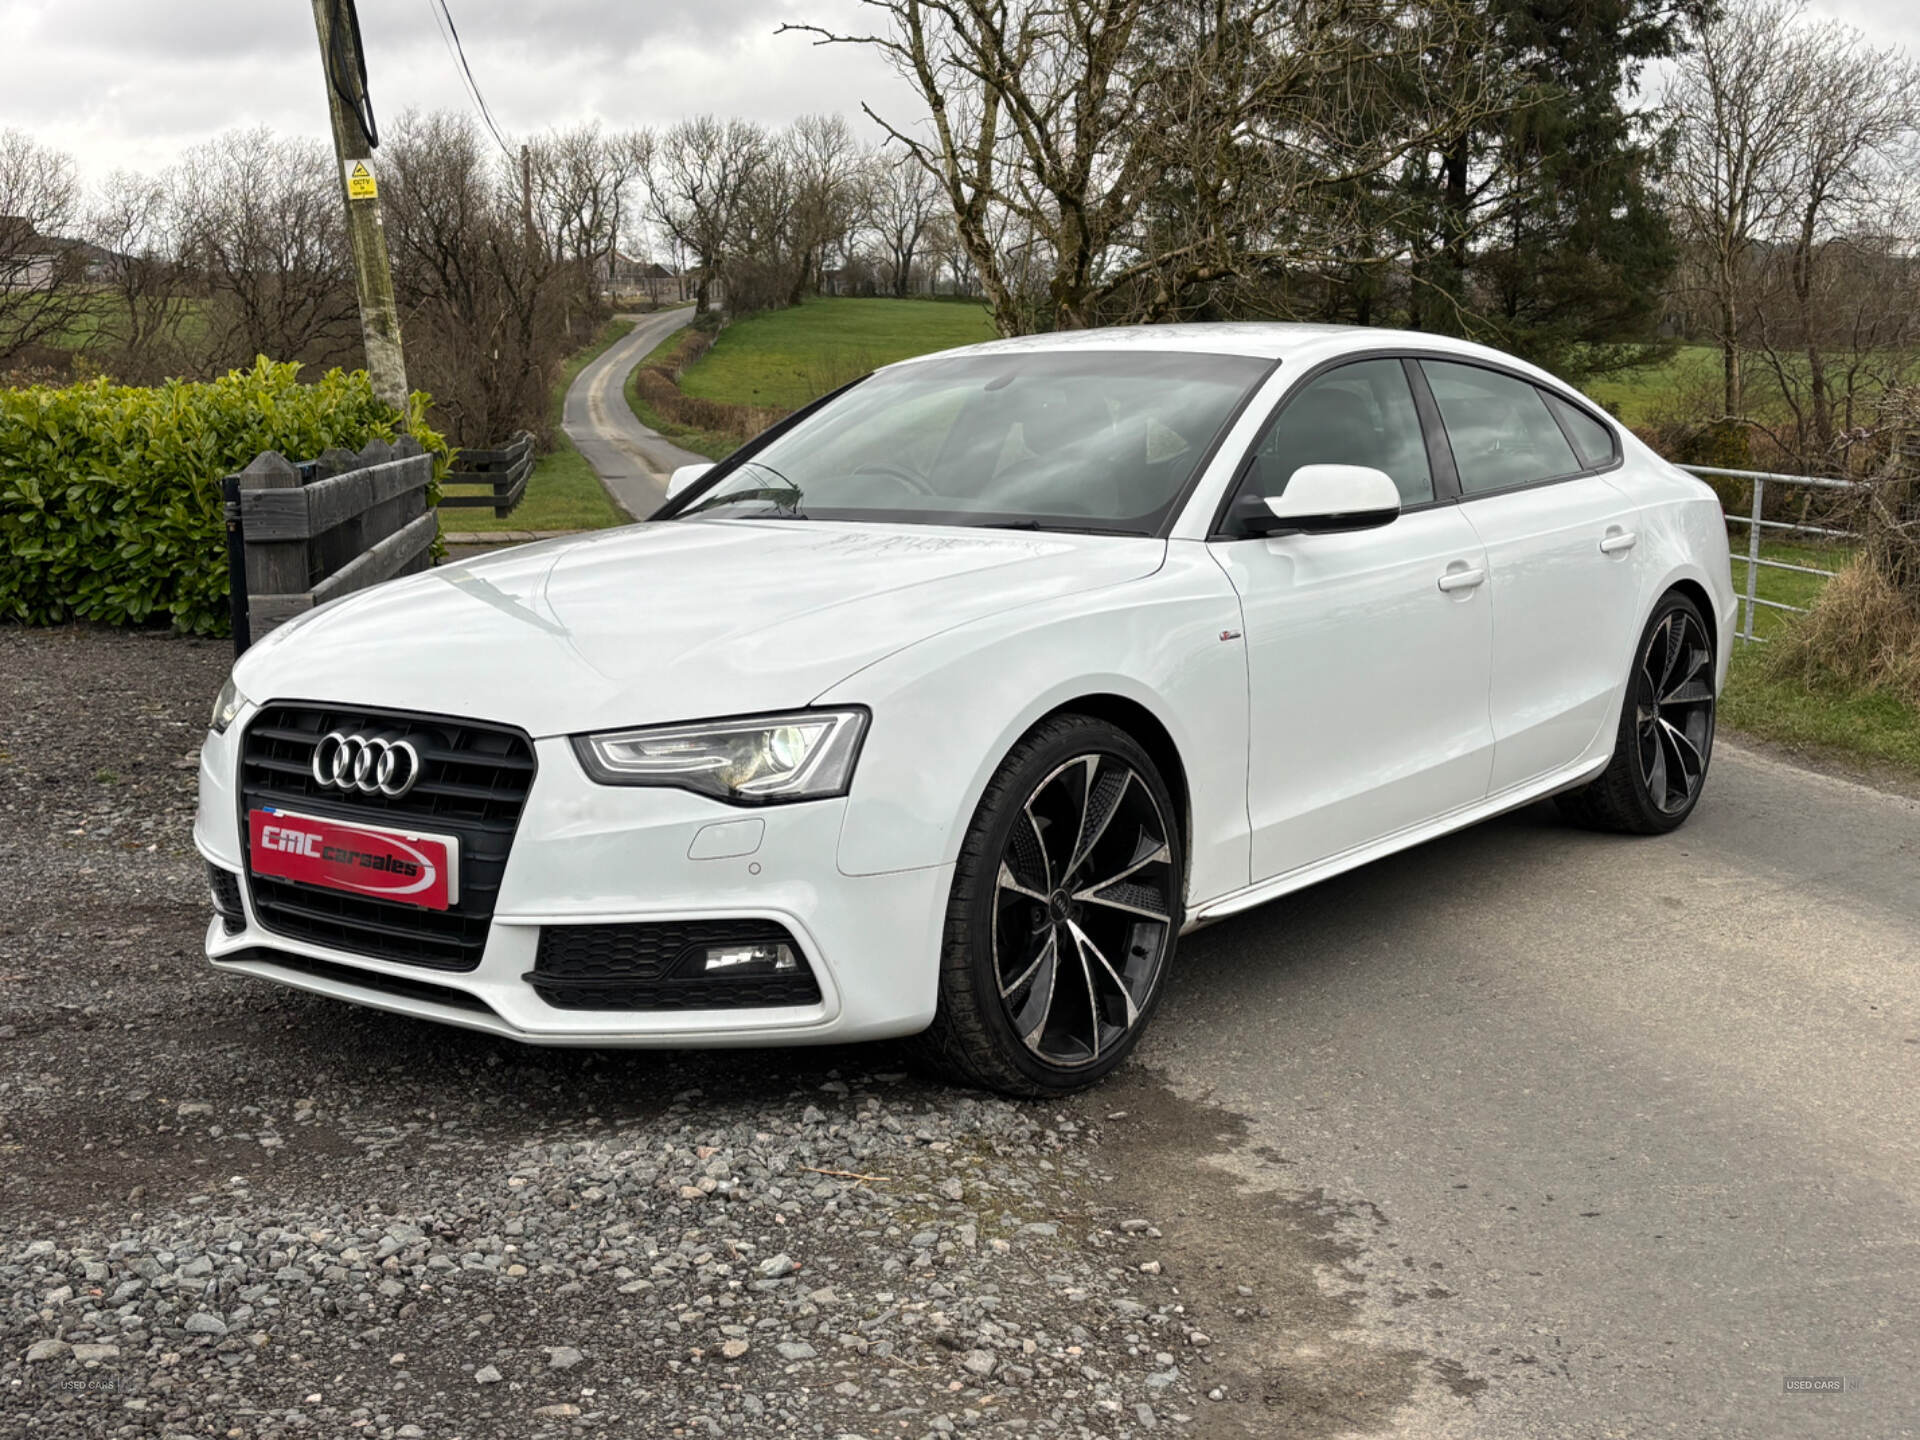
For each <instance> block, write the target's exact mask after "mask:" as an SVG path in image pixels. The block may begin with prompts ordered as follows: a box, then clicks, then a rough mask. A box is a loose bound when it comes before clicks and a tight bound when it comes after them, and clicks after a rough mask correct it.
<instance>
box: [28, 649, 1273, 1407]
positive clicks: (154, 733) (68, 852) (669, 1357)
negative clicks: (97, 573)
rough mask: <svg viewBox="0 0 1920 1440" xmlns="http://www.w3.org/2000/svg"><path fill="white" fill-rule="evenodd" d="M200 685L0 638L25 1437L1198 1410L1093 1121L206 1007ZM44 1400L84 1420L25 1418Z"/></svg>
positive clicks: (1202, 1370) (815, 1063)
mask: <svg viewBox="0 0 1920 1440" xmlns="http://www.w3.org/2000/svg"><path fill="white" fill-rule="evenodd" d="M231 658H232V657H231V652H230V650H229V648H228V647H227V646H226V645H225V644H224V643H223V642H217V641H195V640H187V639H180V638H176V637H171V636H166V635H162V634H158V633H135V632H125V633H114V632H107V631H102V630H95V629H89V628H85V627H72V628H69V629H62V630H45V631H31V630H24V629H20V628H17V627H16V628H7V627H0V694H4V695H6V696H7V697H8V703H7V705H5V706H0V977H4V980H5V983H0V1038H4V1039H5V1041H6V1043H5V1044H4V1045H0V1142H3V1143H0V1156H4V1163H3V1164H0V1395H4V1396H5V1397H6V1400H5V1402H4V1404H0V1412H4V1413H5V1414H6V1417H7V1419H8V1420H9V1421H13V1420H14V1419H15V1417H16V1415H18V1416H19V1417H20V1419H19V1420H18V1422H17V1423H18V1428H20V1429H21V1431H22V1433H32V1434H33V1435H35V1437H36V1440H40V1437H46V1440H185V1437H186V1436H188V1435H189V1434H191V1435H209V1436H220V1437H227V1436H233V1437H235V1440H322V1437H333V1436H343V1435H351V1436H358V1437H364V1440H425V1437H430V1436H432V1437H437V1436H451V1435H462V1436H466V1437H469V1440H504V1437H512V1440H549V1437H551V1440H557V1437H559V1436H562V1435H568V1434H572V1433H581V1434H593V1435H602V1434H604V1435H616V1434H621V1433H625V1432H627V1431H628V1430H631V1429H632V1428H633V1427H634V1426H635V1425H636V1424H638V1425H641V1426H642V1427H643V1428H645V1430H646V1431H647V1433H649V1434H654V1433H658V1434H661V1435H673V1434H682V1435H685V1436H689V1437H695V1440H705V1437H708V1436H714V1435H719V1436H725V1437H729V1440H730V1437H733V1436H736V1435H738V1436H746V1437H754V1440H757V1437H759V1436H762V1435H766V1436H769V1437H774V1436H778V1437H780V1440H834V1437H838V1436H858V1435H865V1436H872V1437H880V1436H900V1437H906V1440H919V1437H922V1436H926V1435H952V1434H966V1435H976V1434H977V1435H982V1436H986V1435H992V1436H994V1437H995V1440H1011V1437H1014V1436H1019V1437H1022V1440H1088V1437H1101V1440H1122V1437H1125V1436H1129V1435H1132V1436H1136V1437H1137V1436H1138V1435H1139V1434H1141V1433H1144V1430H1145V1428H1146V1427H1147V1426H1148V1422H1147V1420H1146V1419H1145V1413H1146V1412H1145V1411H1143V1410H1142V1409H1141V1408H1140V1407H1142V1406H1148V1407H1149V1408H1150V1409H1151V1410H1152V1411H1153V1412H1154V1413H1155V1414H1156V1416H1157V1417H1158V1421H1157V1423H1158V1424H1159V1426H1160V1428H1162V1429H1167V1428H1170V1427H1169V1421H1168V1419H1167V1417H1168V1416H1169V1415H1173V1414H1178V1413H1181V1411H1182V1408H1183V1407H1185V1408H1187V1409H1192V1408H1194V1407H1195V1404H1196V1402H1197V1401H1198V1399H1199V1398H1200V1396H1201V1395H1202V1394H1203V1393H1205V1389H1204V1387H1205V1386H1206V1385H1208V1384H1210V1383H1211V1380H1212V1376H1211V1374H1210V1373H1209V1371H1208V1369H1207V1366H1208V1364H1209V1361H1210V1359H1211V1355H1210V1352H1209V1351H1208V1350H1207V1349H1206V1348H1205V1347H1206V1345H1207V1342H1206V1341H1205V1340H1204V1338H1196V1335H1197V1332H1195V1330H1194V1326H1195V1324H1196V1323H1198V1322H1199V1321H1201V1320H1202V1319H1203V1318H1204V1319H1205V1320H1206V1323H1207V1325H1208V1326H1209V1327H1210V1328H1213V1329H1214V1330H1215V1333H1222V1332H1220V1330H1219V1328H1218V1327H1219V1325H1220V1324H1224V1323H1227V1321H1226V1319H1225V1318H1224V1317H1215V1316H1214V1315H1213V1314H1212V1313H1211V1312H1210V1311H1209V1312H1205V1313H1204V1314H1203V1313H1201V1312H1198V1311H1196V1310H1194V1309H1193V1308H1191V1307H1192V1306H1193V1304H1194V1301H1193V1297H1191V1296H1181V1295H1175V1294H1171V1293H1169V1292H1170V1290H1171V1287H1169V1286H1167V1285H1166V1284H1165V1282H1164V1280H1163V1279H1162V1278H1159V1277H1155V1276H1154V1275H1153V1274H1152V1272H1151V1271H1146V1272H1142V1271H1141V1270H1140V1268H1139V1267H1140V1265H1141V1264H1142V1263H1143V1262H1142V1259H1141V1255H1140V1254H1139V1253H1137V1252H1136V1251H1134V1250H1133V1249H1131V1248H1130V1247H1133V1246H1135V1245H1138V1244H1140V1243H1141V1241H1140V1238H1139V1237H1145V1238H1146V1239H1152V1238H1153V1237H1152V1236H1151V1235H1149V1234H1148V1230H1149V1229H1150V1228H1151V1227H1148V1226H1147V1225H1146V1222H1144V1221H1142V1222H1139V1226H1140V1227H1141V1228H1137V1229H1132V1230H1130V1229H1128V1228H1127V1225H1126V1224H1125V1223H1121V1222H1118V1221H1116V1219H1115V1217H1116V1215H1120V1214H1133V1213H1138V1212H1139V1211H1140V1210H1147V1211H1148V1213H1152V1212H1153V1210H1154V1209H1156V1208H1158V1207H1159V1206H1160V1205H1162V1204H1164V1203H1166V1202H1165V1200H1164V1198H1156V1197H1154V1196H1152V1195H1149V1194H1146V1193H1144V1192H1141V1191H1139V1190H1137V1189H1131V1188H1129V1186H1128V1182H1127V1178H1126V1177H1125V1176H1118V1177H1117V1176H1115V1175H1114V1174H1112V1173H1110V1172H1111V1171H1112V1170H1113V1169H1114V1168H1115V1167H1114V1166H1113V1164H1112V1159H1111V1156H1105V1155H1103V1154H1102V1152H1101V1148H1100V1145H1101V1140H1100V1137H1099V1135H1098V1134H1097V1133H1096V1131H1097V1128H1098V1126H1097V1122H1099V1121H1100V1120H1101V1118H1102V1117H1103V1115H1104V1114H1105V1111H1103V1110H1102V1109H1100V1108H1092V1109H1088V1108H1086V1105H1085V1104H1083V1103H1082V1102H1069V1101H1059V1102H1052V1103H1050V1104H1022V1103H1015V1102H1011V1101H1007V1100H1004V1099H1000V1098H996V1097H983V1096H980V1095H978V1094H970V1093H967V1092H963V1091H957V1090H952V1089H948V1088H946V1087H943V1086H940V1085H936V1084H930V1083H923V1082H922V1081H920V1080H918V1079H916V1078H914V1077H911V1076H909V1075H908V1074H906V1073H905V1072H903V1071H902V1070H900V1069H899V1068H898V1065H897V1061H896V1060H895V1059H894V1058H893V1054H892V1052H890V1051H887V1050H883V1049H881V1048H880V1047H859V1048H849V1049H835V1050H820V1051H791V1052H789V1051H768V1052H760V1053H756V1052H728V1051H712V1052H705V1051H690V1052H685V1053H670V1052H643V1051H632V1052H620V1051H594V1050H580V1051H574V1050H537V1049H526V1048H521V1047H518V1046H515V1045H513V1044H511V1043H509V1042H505V1041H502V1040H498V1039H496V1038H494V1037H490V1036H486V1035H481V1034H477V1033H473V1032H468V1031H463V1030H458V1029H453V1028H449V1027H442V1026H434V1025H428V1024H424V1023H421V1022H416V1021H412V1020H407V1019H404V1018H402V1017H397V1016H393V1015H389V1014H385V1013H383V1012H379V1011H373V1010H364V1009H356V1008H353V1007H350V1006H346V1005H342V1004H339V1003H337V1002H334V1001H330V1000H327V999H324V998H322V997H318V996H314V995H308V994H304V993H301V992H296V991H291V990H284V989H279V988H276V987H272V986H269V985H265V984H261V983H257V982H254V981H251V980H247V981H242V980H238V979H235V978H233V977H231V976H228V975H225V974H222V973H219V972H216V971H215V970H213V969H212V967H210V966H208V965H207V964H206V962H205V960H204V959H203V958H202V955H201V944H202V938H203V935H204V932H205V930H206V928H207V922H208V919H209V910H208V904H207V894H206V891H207V881H206V871H205V864H204V862H203V861H202V860H201V858H200V857H199V856H198V854H197V853H196V852H195V850H194V848H193V841H192V826H193V821H194V815H195V810H196V802H195V793H194V784H195V778H196V761H195V754H196V751H197V750H198V748H199V746H200V743H201V741H202V738H203V737H204V735H205V724H206V709H207V703H208V701H209V700H210V699H211V697H212V695H213V694H214V693H215V692H216V691H217V690H218V689H219V687H220V683H221V681H222V680H223V679H224V678H225V674H226V671H227V669H228V668H229V665H230V663H231ZM107 772H111V773H112V774H114V775H116V776H118V777H119V779H118V780H117V781H115V782H114V783H111V784H109V783H107V782H105V781H102V780H98V779H96V778H95V777H96V776H99V775H101V774H104V773H107ZM1118 1078H1119V1077H1116V1079H1118ZM1092 1103H1093V1104H1094V1105H1096V1106H1097V1101H1095V1102H1092ZM1112 1103H1113V1102H1112V1100H1111V1099H1109V1100H1108V1102H1107V1104H1108V1106H1111V1105H1112ZM1129 1103H1131V1102H1129ZM1076 1106H1079V1108H1075V1107H1076ZM1129 1128H1131V1127H1129ZM1123 1207H1124V1208H1123ZM1172 1246H1173V1242H1166V1244H1165V1245H1164V1246H1162V1245H1156V1248H1157V1249H1166V1250H1168V1252H1169V1253H1167V1254H1166V1255H1164V1256H1162V1257H1161V1258H1163V1259H1164V1260H1165V1261H1166V1262H1167V1264H1168V1267H1169V1268H1170V1269H1174V1273H1177V1274H1196V1275H1197V1274H1200V1273H1202V1271H1203V1267H1201V1266H1199V1265H1192V1266H1188V1265H1185V1264H1181V1265H1180V1266H1179V1267H1177V1268H1176V1267H1175V1264H1174V1262H1175V1260H1176V1259H1177V1258H1178V1257H1177V1255H1176V1254H1175V1253H1174V1252H1173V1248H1172ZM796 1257H799V1258H796ZM1242 1273H1245V1272H1242ZM796 1276H799V1277H802V1278H801V1279H799V1280H798V1281H796V1278H795V1277H796ZM1149 1287H1151V1288H1149ZM1182 1288H1183V1289H1187V1288H1189V1287H1187V1286H1185V1285H1183V1287H1182ZM1192 1288H1194V1289H1197V1288H1198V1286H1197V1284H1196V1285H1195V1286H1194V1287H1192ZM1115 1302H1125V1303H1124V1304H1123V1305H1116V1303H1115ZM1275 1303H1276V1304H1277V1303H1278V1301H1277V1300H1276V1302H1275ZM1238 1333H1239V1332H1238V1331H1237V1330H1236V1332H1235V1334H1236V1342H1237V1337H1238ZM564 1337H573V1338H576V1339H579V1340H580V1341H581V1345H580V1346H579V1347H576V1346H574V1345H567V1344H559V1345H556V1344H553V1343H551V1342H552V1341H554V1340H555V1339H558V1338H564ZM1183 1338H1184V1339H1185V1340H1186V1341H1187V1345H1188V1348H1186V1349H1184V1350H1181V1351H1180V1353H1181V1355H1182V1357H1183V1362H1184V1363H1183V1364H1182V1365H1181V1366H1175V1365H1173V1364H1172V1363H1171V1362H1170V1361H1163V1360H1160V1359H1159V1358H1158V1356H1160V1355H1162V1354H1166V1353H1167V1351H1168V1347H1173V1348H1178V1342H1179V1341H1180V1340H1181V1339H1183ZM586 1343H591V1344H592V1345H593V1350H592V1352H591V1364H588V1363H587V1359H588V1357H587V1354H586V1352H585V1351H584V1345H585V1344H586ZM1214 1348H1216V1349H1225V1348H1227V1347H1225V1346H1224V1345H1222V1346H1217V1347H1214ZM790 1365H805V1366H806V1369H805V1370H804V1371H802V1372H799V1374H800V1375H803V1376H804V1377H805V1380H806V1383H805V1384H799V1383H796V1379H797V1378H798V1377H796V1376H789V1375H787V1374H785V1373H784V1367H786V1366H790ZM83 1366H86V1367H92V1368H90V1369H88V1370H86V1372H85V1374H86V1377H87V1379H89V1380H93V1379H103V1380H104V1379H106V1378H108V1377H111V1381H112V1384H113V1386H114V1394H113V1397H112V1399H111V1402H110V1403H108V1402H103V1400H102V1397H101V1396H100V1395H99V1394H97V1393H81V1392H78V1391H69V1390H67V1389H65V1388H63V1387H61V1386H60V1385H58V1384H57V1383H51V1382H57V1381H58V1380H59V1379H60V1378H61V1377H62V1376H63V1374H64V1373H66V1372H68V1371H69V1370H70V1372H71V1374H72V1375H73V1376H74V1377H75V1378H78V1377H80V1376H81V1374H82V1367H83ZM723 1366H724V1367H725V1368H724V1369H723V1368H722V1367H723ZM508 1376H512V1377H513V1378H512V1380H511V1381H510V1382H509V1381H508V1380H507V1379H506V1377H508ZM587 1377H591V1383H590V1384H583V1383H582V1381H583V1379H585V1378H587ZM1222 1393H1223V1394H1224V1392H1222ZM989 1400H990V1401H992V1402H993V1403H991V1404H989V1403H986V1402H987V1401H989ZM1149 1402H1150V1404H1149ZM8 1433H11V1431H9V1432H8Z"/></svg>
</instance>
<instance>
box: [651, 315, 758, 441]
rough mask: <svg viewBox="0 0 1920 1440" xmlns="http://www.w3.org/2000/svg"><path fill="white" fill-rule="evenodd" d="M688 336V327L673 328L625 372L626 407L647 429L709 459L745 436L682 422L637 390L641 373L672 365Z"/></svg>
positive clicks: (689, 333)
mask: <svg viewBox="0 0 1920 1440" xmlns="http://www.w3.org/2000/svg"><path fill="white" fill-rule="evenodd" d="M690 336H691V332H689V331H686V330H676V331H674V333H673V334H671V335H669V336H668V337H667V338H666V339H664V340H662V341H661V342H660V343H659V344H658V345H656V346H654V347H653V349H652V350H650V351H648V352H647V353H646V355H644V356H643V357H641V360H640V363H639V364H638V365H636V366H634V367H633V373H632V374H631V375H629V376H627V383H626V386H625V387H624V388H625V393H626V397H627V408H628V409H629V410H631V411H633V418H634V419H636V420H638V421H639V422H640V423H641V424H642V425H644V426H646V427H647V428H648V429H649V430H655V431H658V432H659V433H660V434H661V435H662V436H664V437H665V438H666V439H668V440H671V441H672V442H673V443H674V444H676V445H678V446H679V447H680V448H681V449H682V450H691V451H693V453H694V454H696V455H704V456H706V457H707V458H708V459H709V460H721V459H724V458H725V457H726V456H728V455H730V454H732V453H733V451H735V450H737V449H739V448H740V442H741V441H742V440H743V439H744V438H746V437H744V436H742V435H739V434H736V433H735V432H733V431H731V430H703V429H700V428H698V427H697V426H692V425H682V424H680V423H678V422H677V421H675V420H673V419H671V418H670V417H668V416H666V415H663V414H662V413H661V412H660V411H659V410H658V409H657V408H656V407H654V406H653V405H650V404H648V403H647V400H646V397H645V396H644V395H642V394H641V393H640V377H641V375H642V374H644V373H645V372H646V371H648V370H658V369H663V368H664V369H669V370H670V369H672V368H673V367H674V362H675V360H676V358H677V357H678V355H679V353H680V351H681V348H682V347H683V346H685V345H686V344H687V343H688V340H689V339H690Z"/></svg>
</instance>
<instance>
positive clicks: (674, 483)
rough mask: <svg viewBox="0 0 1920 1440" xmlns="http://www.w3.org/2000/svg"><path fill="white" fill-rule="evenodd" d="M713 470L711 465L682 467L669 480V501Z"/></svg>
mask: <svg viewBox="0 0 1920 1440" xmlns="http://www.w3.org/2000/svg"><path fill="white" fill-rule="evenodd" d="M711 469H713V466H711V465H682V466H681V467H680V468H679V469H678V470H676V471H674V472H673V474H672V475H670V476H669V477H668V478H667V499H669V500H671V499H673V497H674V496H676V495H678V494H680V493H681V492H682V491H683V490H685V489H686V488H687V487H688V486H689V485H691V484H693V482H694V481H696V480H698V479H699V478H700V477H701V476H702V475H704V474H706V473H707V472H708V471H709V470H711Z"/></svg>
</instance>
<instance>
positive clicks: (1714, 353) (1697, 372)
mask: <svg viewBox="0 0 1920 1440" xmlns="http://www.w3.org/2000/svg"><path fill="white" fill-rule="evenodd" d="M1751 378H1752V380H1753V381H1755V382H1757V381H1758V379H1759V377H1757V376H1755V377H1751ZM1719 381H1720V352H1719V351H1718V350H1716V349H1714V348H1713V347H1712V346H1711V345H1683V346H1681V347H1680V348H1679V349H1678V350H1677V351H1675V352H1674V354H1673V356H1672V358H1671V359H1669V360H1667V361H1666V363H1664V364H1661V365H1648V366H1644V367H1642V368H1641V369H1638V370H1623V371H1621V372H1620V373H1619V374H1618V375H1611V376H1608V377H1606V378H1605V379H1596V380H1590V381H1587V382H1585V383H1584V384H1582V385H1581V387H1580V388H1581V389H1582V390H1584V391H1585V392H1586V393H1587V394H1588V395H1591V396H1592V397H1593V398H1594V399H1595V400H1598V401H1599V402H1600V403H1601V404H1602V405H1605V406H1607V407H1608V408H1609V409H1611V410H1613V411H1614V412H1615V413H1616V414H1618V415H1619V416H1620V418H1621V419H1622V420H1624V421H1626V422H1627V424H1629V425H1641V424H1645V423H1647V422H1648V421H1650V420H1652V419H1654V418H1655V416H1657V415H1658V414H1659V413H1660V412H1661V411H1662V410H1663V409H1666V408H1668V407H1670V406H1673V405H1676V404H1678V403H1680V400H1681V398H1682V397H1683V396H1685V395H1686V394H1688V393H1690V392H1698V391H1700V390H1710V389H1712V387H1714V386H1716V385H1718V384H1719ZM1750 388H1751V387H1750ZM1715 405H1716V409H1717V405H1718V402H1717V400H1716V402H1715Z"/></svg>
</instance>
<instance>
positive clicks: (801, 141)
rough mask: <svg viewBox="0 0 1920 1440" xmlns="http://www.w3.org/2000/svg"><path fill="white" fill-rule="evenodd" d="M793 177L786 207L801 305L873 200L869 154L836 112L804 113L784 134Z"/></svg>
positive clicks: (793, 294) (795, 297)
mask: <svg viewBox="0 0 1920 1440" xmlns="http://www.w3.org/2000/svg"><path fill="white" fill-rule="evenodd" d="M781 149H782V150H783V152H784V153H785V156H786V162H787V166H788V168H789V170H790V172H791V176H792V191H793V197H792V205H791V208H790V210H789V211H788V216H787V227H788V232H789V234H788V240H789V249H790V251H791V253H792V257H793V261H794V264H793V273H792V283H791V285H790V287H789V293H788V296H787V300H788V303H790V304H798V303H799V302H800V299H801V297H802V296H803V295H804V294H806V293H808V292H809V291H817V290H818V289H819V288H820V275H821V272H822V271H823V270H825V269H826V268H827V259H828V257H829V256H831V255H832V254H833V253H834V252H835V251H844V250H845V248H846V245H847V241H848V238H849V237H850V235H851V234H852V232H853V228H854V226H855V225H856V224H857V223H858V221H859V219H860V218H861V216H862V215H863V214H865V212H866V210H867V208H868V206H869V205H870V204H871V194H870V185H871V177H870V176H869V175H868V173H867V167H866V164H865V156H864V155H862V153H861V150H860V147H859V145H858V144H857V143H856V142H855V140H854V138H853V132H852V131H851V130H850V129H848V128H847V122H846V121H845V120H843V119H842V118H841V117H840V116H838V115H802V116H801V117H800V118H799V119H798V120H796V121H794V122H793V125H792V126H791V128H789V129H788V130H787V132H786V134H785V135H784V136H783V137H782V143H781Z"/></svg>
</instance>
